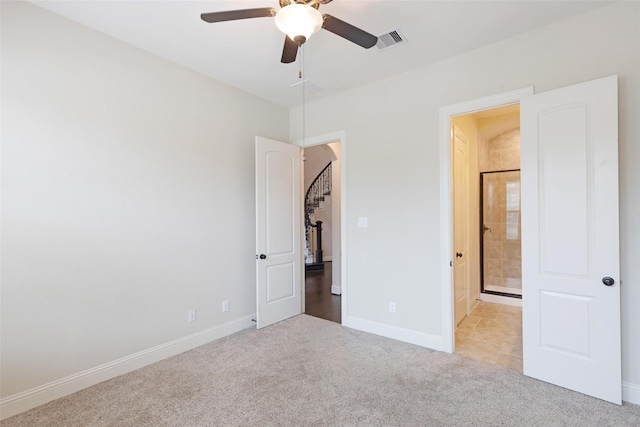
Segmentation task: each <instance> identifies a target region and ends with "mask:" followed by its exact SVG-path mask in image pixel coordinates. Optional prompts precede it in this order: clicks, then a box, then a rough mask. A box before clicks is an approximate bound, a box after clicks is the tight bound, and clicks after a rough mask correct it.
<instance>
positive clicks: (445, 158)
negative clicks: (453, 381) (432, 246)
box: [439, 87, 533, 353]
mask: <svg viewBox="0 0 640 427" xmlns="http://www.w3.org/2000/svg"><path fill="white" fill-rule="evenodd" d="M530 95H533V87H527V88H524V89H520V90H515V91H511V92H506V93H503V94H500V95H495V96H489V97H486V98H481V99H476V100H473V101H467V102H462V103H460V104H455V105H450V106H447V107H442V108H440V119H439V121H440V125H439V127H440V224H441V227H440V259H441V265H440V276H441V278H442V283H441V291H442V292H441V295H442V301H441V306H442V339H443V343H442V344H443V351H446V352H448V353H452V352H453V344H454V336H453V334H454V328H453V323H454V311H453V303H454V299H453V289H452V280H453V275H452V272H451V266H450V261H451V254H452V249H451V240H452V238H453V229H452V220H451V117H453V116H458V115H462V114H470V113H475V112H477V111H482V110H487V109H489V108H496V107H501V106H504V105H509V104H515V103H518V102H520V100H521V99H522V98H524V97H526V96H530Z"/></svg>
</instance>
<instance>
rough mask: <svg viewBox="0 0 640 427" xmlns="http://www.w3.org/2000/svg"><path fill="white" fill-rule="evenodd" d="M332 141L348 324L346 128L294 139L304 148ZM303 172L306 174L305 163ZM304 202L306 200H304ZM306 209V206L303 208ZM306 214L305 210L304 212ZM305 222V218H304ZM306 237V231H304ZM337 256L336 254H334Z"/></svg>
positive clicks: (344, 312) (344, 315) (343, 309)
mask: <svg viewBox="0 0 640 427" xmlns="http://www.w3.org/2000/svg"><path fill="white" fill-rule="evenodd" d="M332 142H340V286H341V300H340V301H341V318H342V324H343V325H345V326H348V313H349V307H348V301H349V299H348V297H347V295H348V286H347V230H346V224H345V218H346V217H347V172H346V171H347V137H346V132H345V131H344V130H340V131H336V132H331V133H327V134H323V135H318V136H314V137H309V138H304V140H302V139H299V140H296V141H294V144H295V145H298V146H300V147H302V148H308V147H313V146H316V145H323V144H330V143H332ZM302 167H303V169H302V173H303V174H304V164H303V166H302ZM302 203H304V200H302ZM302 210H303V211H304V208H303V209H302ZM303 215H304V212H303ZM302 224H304V218H303V220H302ZM302 236H303V238H304V233H302ZM332 256H335V254H332ZM304 267H305V266H304V260H303V262H302V270H303V279H304ZM301 286H302V287H304V280H302V284H301ZM301 292H302V308H301V309H302V312H303V313H304V307H305V293H304V289H301Z"/></svg>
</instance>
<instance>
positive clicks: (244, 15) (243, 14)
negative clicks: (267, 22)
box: [200, 7, 278, 23]
mask: <svg viewBox="0 0 640 427" xmlns="http://www.w3.org/2000/svg"><path fill="white" fill-rule="evenodd" d="M277 12H278V11H277V10H275V9H274V8H272V7H260V8H257V9H242V10H227V11H224V12H209V13H203V14H201V15H200V18H201V19H202V20H203V21H206V22H210V23H213V22H223V21H235V20H236V19H248V18H267V17H269V16H275V15H276V13H277Z"/></svg>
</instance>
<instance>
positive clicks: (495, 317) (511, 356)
mask: <svg viewBox="0 0 640 427" xmlns="http://www.w3.org/2000/svg"><path fill="white" fill-rule="evenodd" d="M456 353H458V354H461V355H463V356H467V357H471V358H473V359H477V360H481V361H483V362H487V363H492V364H494V365H499V366H506V367H507V368H511V369H515V370H517V371H520V372H522V308H521V307H514V306H510V305H503V304H494V303H490V302H484V301H481V302H480V304H478V306H477V307H476V308H475V309H474V310H473V311H472V312H471V314H470V315H468V316H467V317H465V318H464V319H462V321H461V322H460V324H458V326H457V328H456Z"/></svg>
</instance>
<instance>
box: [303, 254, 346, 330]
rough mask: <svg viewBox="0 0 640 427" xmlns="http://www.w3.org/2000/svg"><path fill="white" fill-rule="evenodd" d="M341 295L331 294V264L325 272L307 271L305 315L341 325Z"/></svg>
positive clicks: (326, 267) (325, 266) (326, 264)
mask: <svg viewBox="0 0 640 427" xmlns="http://www.w3.org/2000/svg"><path fill="white" fill-rule="evenodd" d="M341 310H342V305H341V297H340V295H332V294H331V262H325V264H324V270H321V271H307V272H306V279H305V313H306V314H308V315H309V316H314V317H319V318H321V319H325V320H330V321H332V322H337V323H341V321H342V320H341V319H342V312H341Z"/></svg>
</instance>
